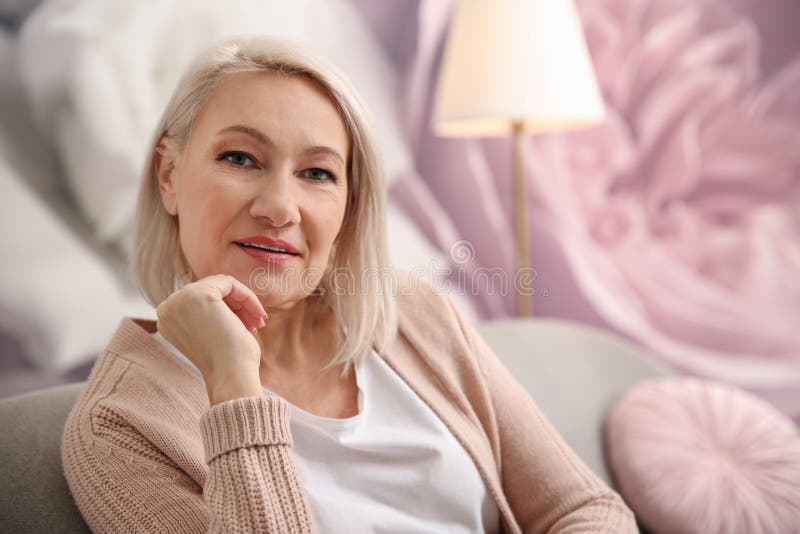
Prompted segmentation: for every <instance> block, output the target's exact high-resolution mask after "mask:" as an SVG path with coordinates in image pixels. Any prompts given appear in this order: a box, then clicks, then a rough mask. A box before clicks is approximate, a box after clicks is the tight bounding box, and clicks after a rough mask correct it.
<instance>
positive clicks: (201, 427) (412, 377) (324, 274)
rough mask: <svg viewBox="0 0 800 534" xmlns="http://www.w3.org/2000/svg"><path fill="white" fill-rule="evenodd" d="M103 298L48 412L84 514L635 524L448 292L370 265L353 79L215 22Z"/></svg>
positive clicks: (381, 524) (200, 523) (372, 204)
mask: <svg viewBox="0 0 800 534" xmlns="http://www.w3.org/2000/svg"><path fill="white" fill-rule="evenodd" d="M152 147H153V149H152V154H151V156H150V160H149V162H148V165H147V166H146V172H145V176H144V180H143V183H142V189H141V192H140V198H139V209H138V214H137V217H138V219H137V232H136V273H137V277H138V280H139V283H140V286H141V288H142V291H143V293H144V294H145V295H146V297H147V298H148V299H149V301H150V302H151V303H152V304H153V305H154V306H157V316H158V321H157V322H153V321H146V320H140V319H130V318H125V319H123V321H122V323H121V324H120V327H119V329H118V331H117V333H116V334H115V335H114V337H113V338H112V340H111V342H110V343H109V345H108V347H107V349H106V350H105V351H104V353H103V354H102V355H101V357H100V358H99V360H98V361H97V363H96V365H95V367H94V369H93V370H92V374H91V376H90V378H89V381H88V385H87V387H86V390H85V392H84V393H83V395H82V397H81V399H80V400H79V402H78V403H77V404H76V406H75V407H74V409H73V411H72V413H71V415H70V418H69V420H68V422H67V425H66V428H65V431H64V439H63V446H62V456H63V461H64V470H65V473H66V477H67V480H68V482H69V485H70V489H71V490H72V493H73V495H74V497H75V500H76V502H77V503H78V506H79V508H80V509H81V512H82V513H83V515H84V517H85V519H86V520H87V522H88V523H89V525H90V526H91V527H92V528H93V529H94V530H96V531H102V532H105V531H109V532H131V531H145V532H151V531H170V532H173V531H174V532H199V531H207V530H210V531H215V532H216V531H222V532H232V531H242V532H262V531H265V532H309V531H314V530H318V531H321V532H329V531H339V532H374V531H381V532H400V531H405V532H409V531H413V532H422V531H428V532H458V531H462V532H474V531H485V532H499V531H507V532H520V531H525V532H540V531H541V532H544V531H556V532H557V531H561V530H565V531H566V530H570V531H575V529H583V530H594V531H606V532H635V531H636V530H635V523H634V522H633V519H632V517H633V516H632V514H631V513H630V511H629V510H628V509H627V508H626V507H625V505H624V504H623V502H622V501H621V499H620V498H619V497H618V496H617V494H615V493H614V492H613V491H611V490H610V489H608V487H606V486H605V485H604V484H603V483H602V482H601V481H600V480H598V479H597V478H596V477H595V476H594V475H593V474H592V473H591V472H590V470H589V469H587V468H586V467H585V466H584V465H583V464H582V463H581V462H580V460H579V459H578V458H577V457H576V456H575V454H574V453H573V452H572V451H570V449H569V448H568V447H567V446H566V445H565V444H564V442H563V441H562V439H561V438H560V437H559V436H558V435H557V434H556V432H555V431H554V430H553V428H552V427H551V426H550V424H549V423H548V422H547V421H545V420H544V418H543V417H542V415H541V413H540V412H539V411H538V409H537V407H536V406H535V405H534V403H533V401H532V400H531V398H530V397H529V396H528V395H527V393H526V392H525V391H524V390H523V388H522V387H521V386H520V385H519V384H518V383H517V382H516V381H515V380H514V379H513V377H511V375H510V374H509V372H508V371H507V370H506V369H505V368H504V367H503V366H502V365H501V364H500V363H499V361H498V360H497V358H496V357H495V355H494V354H492V352H491V350H490V349H489V348H488V347H487V346H486V345H485V344H484V343H483V341H482V340H481V339H480V338H479V337H478V336H477V335H476V334H475V333H474V332H473V331H472V330H471V329H470V327H469V326H468V325H467V324H466V323H465V321H464V320H463V319H462V318H461V316H460V315H459V314H458V312H457V311H456V310H455V308H454V307H453V306H452V304H451V303H450V301H449V300H448V299H447V298H446V297H444V296H441V295H438V294H437V293H436V292H435V291H434V290H433V289H432V288H431V287H430V286H428V285H426V284H423V283H421V282H419V281H418V280H416V279H414V278H413V277H411V276H410V275H409V274H408V273H402V272H398V271H394V270H392V269H389V268H388V258H387V247H386V237H385V231H384V226H385V221H384V218H385V217H384V215H385V213H384V209H385V208H384V206H385V185H384V180H383V174H382V169H381V166H380V164H379V163H378V161H379V160H378V155H377V153H376V148H375V147H376V144H375V141H374V138H373V134H372V133H371V132H370V130H369V128H368V127H367V121H366V113H365V111H364V108H363V107H362V105H361V104H360V103H359V100H358V98H357V97H356V94H355V92H354V90H353V89H352V88H351V86H350V85H349V84H348V82H347V81H346V80H345V79H343V78H342V77H341V76H340V75H339V74H337V73H336V71H335V70H334V69H332V68H331V67H330V66H328V65H327V64H325V63H324V62H322V61H320V60H319V59H318V58H316V57H315V56H313V55H311V54H310V53H308V52H305V51H303V50H301V49H299V48H297V47H295V46H292V45H288V44H285V43H281V42H277V41H273V40H268V39H247V40H245V39H237V40H232V41H229V42H227V43H225V44H223V45H221V46H219V47H217V48H215V49H212V50H210V51H208V52H207V53H205V54H204V55H203V56H201V57H200V58H199V59H198V60H197V61H196V62H195V63H194V64H193V65H192V66H191V67H190V69H189V71H188V72H187V74H186V75H185V76H184V78H183V79H182V81H181V82H180V84H179V86H178V88H177V91H176V93H175V95H174V96H173V98H172V100H171V102H170V104H169V105H168V107H167V109H166V111H165V113H164V116H163V118H162V120H161V123H160V125H159V127H158V129H157V135H156V137H155V138H154V141H153V144H152Z"/></svg>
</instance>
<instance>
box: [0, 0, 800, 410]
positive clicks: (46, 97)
mask: <svg viewBox="0 0 800 534" xmlns="http://www.w3.org/2000/svg"><path fill="white" fill-rule="evenodd" d="M575 6H576V8H577V16H578V19H579V22H580V24H579V27H580V28H582V36H581V37H582V39H585V43H586V45H587V47H588V52H589V55H588V57H589V59H590V62H589V63H588V64H589V65H590V68H591V72H592V76H594V82H593V83H596V87H597V88H598V90H599V95H600V96H601V98H602V106H603V108H604V113H603V116H602V120H600V121H599V122H598V123H597V124H595V125H594V126H593V127H590V128H583V129H580V130H574V131H573V130H571V131H560V132H553V133H546V132H543V131H537V132H529V133H524V134H523V135H522V137H521V145H520V150H521V153H522V154H523V155H524V158H522V159H521V160H520V161H522V162H523V169H522V171H523V172H522V175H523V176H524V180H525V186H526V189H525V193H524V195H523V198H522V204H523V205H524V207H525V208H526V209H527V218H526V221H527V222H526V232H527V236H526V238H525V242H526V245H527V247H528V250H527V252H526V255H527V256H528V259H529V264H530V267H532V269H533V271H532V272H533V277H532V286H531V289H532V290H531V291H530V293H532V294H530V295H529V296H528V298H527V299H526V305H528V306H529V307H530V309H531V313H532V315H534V316H535V317H553V318H560V319H566V320H571V321H577V322H581V323H586V324H589V325H593V326H596V327H599V328H602V329H605V330H608V331H610V332H613V333H614V334H616V335H618V336H622V337H624V338H626V339H628V340H629V341H632V342H633V343H635V344H637V345H639V346H641V347H643V348H644V349H645V350H647V351H648V352H649V353H651V354H652V355H653V356H654V357H655V358H657V359H659V360H660V361H661V362H663V363H665V364H666V365H668V366H669V367H671V368H673V369H675V370H677V371H678V372H680V373H682V374H687V375H692V376H698V377H702V378H709V379H713V380H718V381H722V382H726V383H729V384H733V385H737V386H739V387H742V388H744V389H747V390H749V391H751V392H754V393H756V394H757V395H759V396H761V397H763V398H764V399H766V400H768V401H769V402H770V403H771V404H773V405H774V406H775V407H777V408H778V409H779V410H781V411H783V412H784V413H786V414H788V415H789V416H791V417H793V418H794V419H795V420H796V421H798V420H800V239H799V238H800V33H798V32H797V28H798V27H800V2H798V1H797V0H691V1H690V0H576V1H575ZM456 8H457V3H456V2H455V1H453V0H380V1H377V0H375V1H368V0H352V1H346V0H316V1H312V0H296V1H293V2H284V1H278V0H274V1H267V0H226V1H225V2H210V1H198V0H191V1H190V0H171V1H164V2H162V1H145V0H113V1H109V0H60V1H56V0H51V1H41V2H39V1H25V0H0V72H2V78H1V81H0V120H1V121H2V126H1V127H0V220H1V221H2V226H1V227H0V263H1V264H2V267H0V269H2V271H0V373H1V374H0V396H8V395H12V394H16V393H20V392H24V391H29V390H33V389H38V388H41V387H45V386H49V385H53V384H58V383H63V382H70V381H75V380H82V379H84V378H85V377H86V376H88V372H89V370H90V369H91V365H92V363H93V361H94V359H95V358H96V357H97V355H98V353H99V352H100V351H101V350H102V349H103V347H104V345H105V343H106V342H107V341H108V339H110V337H111V335H112V333H113V332H114V330H115V329H116V326H117V324H118V323H119V320H120V318H121V317H122V316H124V315H132V316H139V317H152V316H154V311H153V310H152V309H151V308H150V307H149V306H148V305H147V304H146V303H144V301H143V300H142V299H141V297H139V296H138V294H137V292H136V290H135V287H134V284H133V282H132V279H131V275H130V268H129V257H130V238H131V231H132V218H133V213H134V209H135V203H136V194H137V192H138V183H139V174H140V172H141V168H142V165H143V163H144V158H145V155H146V152H147V148H148V147H147V144H148V142H149V141H150V139H149V138H150V136H151V135H152V133H153V132H152V128H154V126H155V124H156V122H157V120H158V118H159V115H160V113H161V111H162V109H163V107H164V105H165V104H166V101H167V99H168V98H169V95H170V93H171V91H172V89H173V87H174V84H175V83H176V81H177V79H178V77H179V76H180V74H181V73H182V70H183V68H184V67H185V66H186V64H187V63H188V61H189V60H190V59H191V58H192V57H193V56H194V54H196V53H197V52H198V51H199V50H200V49H202V48H204V47H206V46H208V45H209V44H211V43H212V42H214V41H216V40H218V39H220V38H223V37H225V36H226V35H233V34H252V33H261V34H268V35H275V36H282V37H288V38H291V39H294V40H297V41H300V42H303V43H305V44H306V45H307V46H309V47H311V48H314V49H316V50H318V51H319V52H321V53H322V54H324V55H325V56H327V57H328V58H330V59H331V60H332V61H333V62H334V63H336V64H337V65H338V66H339V67H340V68H341V69H342V70H344V71H345V72H346V73H347V74H348V75H349V76H350V78H351V79H352V80H353V82H354V83H355V85H356V86H357V87H358V89H359V90H360V92H361V93H362V95H363V96H364V98H365V100H366V102H367V104H368V106H369V107H370V109H371V110H372V112H373V114H374V117H375V123H376V127H377V130H378V133H379V135H380V137H381V140H382V144H383V150H384V158H385V160H386V166H387V170H388V178H389V198H390V209H389V214H388V216H389V232H390V243H391V253H392V258H393V261H394V262H395V263H396V265H398V266H399V267H403V268H406V269H413V270H415V271H416V272H418V273H420V274H421V275H423V276H427V277H428V278H429V279H430V278H431V277H432V276H441V275H440V274H437V273H446V274H445V278H448V279H449V280H450V282H451V283H452V284H451V285H450V286H449V287H450V296H451V298H453V299H454V300H455V301H456V302H457V305H458V306H459V308H460V309H461V310H462V312H463V313H464V314H465V315H466V316H467V317H468V318H469V319H470V320H472V321H474V322H476V323H477V322H480V321H489V320H491V319H496V318H501V317H508V316H513V315H515V314H516V313H517V312H518V308H517V306H518V302H517V295H516V294H515V292H514V291H513V290H511V291H500V290H498V288H497V287H496V286H492V284H477V285H476V284H465V283H464V280H469V279H474V275H475V273H481V272H483V273H485V272H487V270H491V269H499V270H500V271H502V272H505V273H512V272H514V269H515V266H516V265H517V263H516V261H517V257H516V251H515V237H516V236H519V235H520V232H519V229H518V228H516V227H515V219H514V213H515V205H516V204H515V202H517V201H518V199H517V198H515V189H514V187H515V185H514V181H513V175H514V173H513V172H512V161H513V160H512V157H511V154H512V138H511V136H510V135H494V136H491V137H488V136H487V137H481V136H480V134H473V135H474V136H472V137H458V138H454V137H443V136H439V135H436V134H435V133H434V128H433V127H432V126H433V124H434V122H435V121H434V115H435V109H436V106H437V105H439V104H437V103H436V99H437V93H436V90H437V83H438V80H439V78H440V74H441V68H442V62H443V57H444V56H445V53H444V50H445V47H446V42H447V37H448V30H449V29H450V28H451V24H452V21H453V19H454V13H455V12H456ZM554 33H557V32H554ZM470 35H473V34H470ZM473 37H474V41H475V42H477V43H481V42H482V41H481V38H482V34H481V32H480V31H474V35H473ZM542 46H543V47H545V49H546V47H547V46H548V45H547V43H546V42H544V44H542ZM563 47H564V45H563V44H560V43H559V42H556V41H553V43H552V47H551V49H548V54H549V57H551V58H559V59H561V58H568V57H571V56H569V54H566V52H565V49H564V48H563ZM479 48H480V47H479ZM483 59H486V58H483ZM504 59H508V58H504V57H501V56H500V55H498V56H492V57H490V58H489V60H490V61H496V62H498V64H500V62H502V61H504ZM569 61H571V60H568V59H563V62H564V63H565V64H568V62H569ZM520 69H522V65H520ZM479 74H480V73H478V75H479ZM530 76H531V77H532V79H533V80H534V81H535V80H536V76H537V71H536V70H535V69H534V70H533V71H532V73H531V74H530ZM484 81H485V80H484ZM489 97H491V95H489ZM533 133H536V135H533ZM470 277H472V278H470ZM484 280H485V278H484ZM512 289H513V288H512ZM553 358H558V354H553Z"/></svg>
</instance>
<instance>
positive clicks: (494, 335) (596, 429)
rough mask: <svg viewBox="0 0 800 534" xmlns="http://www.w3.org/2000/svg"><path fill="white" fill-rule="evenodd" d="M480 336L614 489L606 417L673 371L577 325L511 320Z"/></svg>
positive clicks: (618, 341)
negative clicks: (632, 392)
mask: <svg viewBox="0 0 800 534" xmlns="http://www.w3.org/2000/svg"><path fill="white" fill-rule="evenodd" d="M478 331H479V332H480V334H481V336H482V337H483V338H484V339H485V340H486V342H487V343H488V344H489V346H490V347H492V350H493V351H494V352H495V354H497V356H498V357H499V358H500V359H501V360H503V363H504V364H505V365H506V367H508V369H509V370H510V371H511V372H512V373H513V374H514V376H515V377H516V379H517V380H519V382H520V383H521V384H522V385H523V386H525V388H526V389H527V390H528V391H529V392H530V394H531V396H532V397H533V398H534V400H535V401H536V404H537V405H538V406H539V408H541V410H542V412H544V414H545V415H546V416H547V418H548V419H549V420H550V421H551V422H552V423H553V425H554V426H555V427H556V429H557V430H558V431H559V433H560V434H561V435H562V436H563V437H564V439H565V440H566V441H567V443H569V445H570V446H571V447H572V448H573V450H574V451H575V452H576V453H578V456H580V457H581V459H582V460H583V461H584V462H586V464H587V465H588V466H589V467H590V468H591V469H592V471H594V472H595V473H596V474H597V475H598V476H599V477H600V478H602V479H603V480H605V481H606V483H608V484H609V485H611V486H614V483H613V480H612V478H611V472H610V470H609V468H608V466H607V464H606V461H605V454H604V445H603V422H604V421H605V416H606V414H607V413H608V411H609V409H610V408H611V406H612V404H613V403H614V401H615V400H616V399H617V398H618V397H619V396H620V395H621V394H622V393H624V392H625V391H626V390H627V389H628V388H630V387H631V386H632V385H633V384H635V383H636V382H638V381H640V380H643V379H645V378H649V377H656V376H662V375H670V374H672V372H671V371H670V370H669V369H668V368H666V367H664V366H663V365H661V364H659V363H658V362H656V361H655V360H654V359H652V358H651V357H648V356H647V355H646V354H645V353H644V352H643V349H640V348H638V347H636V346H634V345H632V344H630V343H627V342H625V341H623V340H622V339H620V338H619V337H616V336H613V335H611V334H608V333H606V332H604V331H602V330H599V329H596V328H592V327H588V326H584V325H581V324H577V323H573V322H567V321H560V320H550V319H509V320H503V321H493V322H487V323H484V324H483V325H481V326H480V327H478Z"/></svg>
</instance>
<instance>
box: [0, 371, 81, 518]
mask: <svg viewBox="0 0 800 534" xmlns="http://www.w3.org/2000/svg"><path fill="white" fill-rule="evenodd" d="M83 387H84V384H83V383H77V384H68V385H65V386H58V387H54V388H50V389H46V390H41V391H37V392H34V393H29V394H26V395H19V396H17V397H11V398H9V399H2V400H0V429H2V431H0V457H2V465H3V475H2V481H3V482H2V484H3V490H2V492H0V532H15V533H24V532H31V533H33V532H37V533H38V532H89V528H88V527H87V526H86V523H84V522H83V518H82V517H81V514H80V512H79V511H78V508H77V506H75V501H73V500H72V495H70V493H69V488H68V487H67V481H66V480H65V479H64V473H63V471H62V469H61V452H60V449H61V432H62V430H63V428H64V421H65V420H66V418H67V415H68V414H69V411H70V409H71V408H72V405H73V404H74V403H75V400H76V399H77V398H78V395H80V392H81V391H83Z"/></svg>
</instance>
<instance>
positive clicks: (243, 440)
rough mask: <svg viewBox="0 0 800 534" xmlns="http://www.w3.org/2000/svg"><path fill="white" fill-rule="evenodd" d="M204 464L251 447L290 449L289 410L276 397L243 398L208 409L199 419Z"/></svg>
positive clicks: (281, 400)
mask: <svg viewBox="0 0 800 534" xmlns="http://www.w3.org/2000/svg"><path fill="white" fill-rule="evenodd" d="M200 425H201V432H202V434H203V448H204V450H205V457H206V463H209V462H211V461H212V460H213V459H214V458H216V457H217V456H219V455H221V454H225V453H226V452H229V451H232V450H235V449H239V448H242V447H251V446H253V445H287V446H290V447H291V445H292V434H291V432H290V430H289V406H288V405H287V404H286V402H285V401H284V400H283V399H279V398H276V397H244V398H241V399H234V400H230V401H226V402H221V403H219V404H217V405H215V406H212V407H211V408H210V409H209V410H208V411H207V412H206V413H205V414H203V417H202V418H201V419H200Z"/></svg>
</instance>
